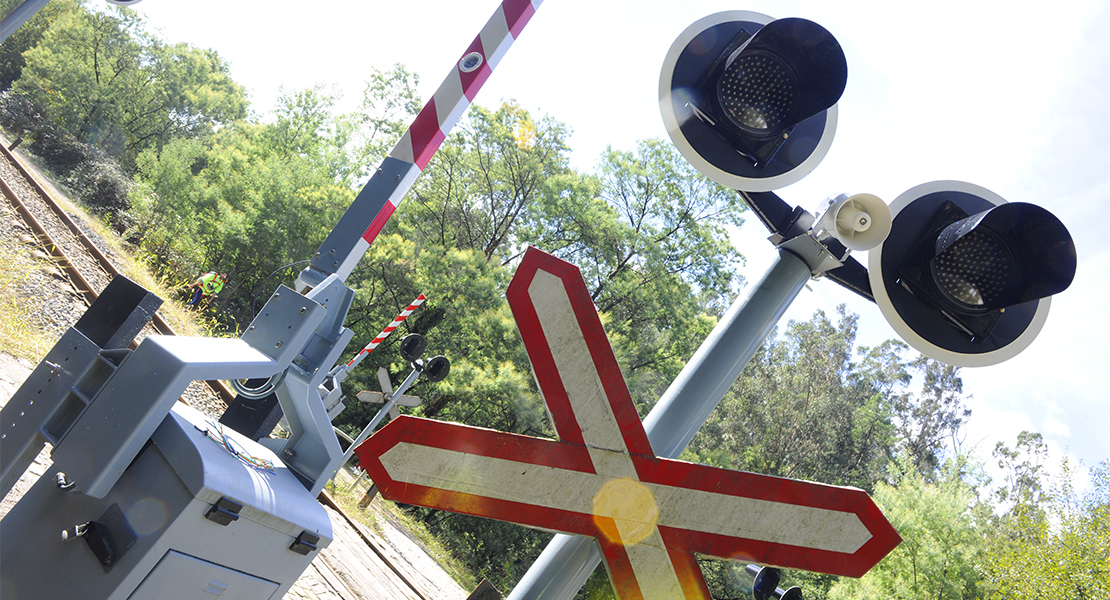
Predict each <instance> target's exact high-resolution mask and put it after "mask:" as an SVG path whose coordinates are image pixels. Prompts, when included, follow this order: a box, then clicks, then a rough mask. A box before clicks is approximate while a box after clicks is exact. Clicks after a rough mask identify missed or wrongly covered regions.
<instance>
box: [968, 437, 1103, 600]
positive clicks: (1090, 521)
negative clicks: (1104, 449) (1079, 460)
mask: <svg viewBox="0 0 1110 600" xmlns="http://www.w3.org/2000/svg"><path fill="white" fill-rule="evenodd" d="M1046 455H1047V453H1046V450H1045V446H1044V443H1043V441H1042V440H1041V436H1040V435H1039V434H1035V433H1030V432H1022V433H1021V434H1020V435H1019V436H1018V442H1017V444H1016V445H1015V449H1014V450H1010V449H1009V448H1007V447H1006V446H1005V445H1004V444H1002V443H999V446H998V448H997V449H996V452H995V456H996V457H999V459H1000V464H1001V465H1002V466H1003V468H1004V469H1006V472H1007V480H1006V481H1005V482H1004V486H1003V488H1002V490H1001V492H1002V493H999V494H998V498H999V500H1001V501H1003V502H1005V503H1007V504H1009V510H1008V511H1007V512H1006V513H1004V514H1002V515H1001V516H1000V517H998V518H996V521H995V527H994V528H993V529H992V530H991V534H992V535H991V537H990V546H989V552H988V553H987V555H986V556H985V558H984V561H983V567H982V571H983V576H984V579H985V580H986V581H987V582H988V583H989V584H990V590H991V593H990V594H989V595H988V597H990V598H1007V599H1015V600H1026V599H1030V600H1032V599H1035V598H1076V599H1092V600H1093V599H1095V598H1107V597H1110V567H1107V565H1110V461H1103V462H1101V463H1099V465H1098V466H1097V467H1095V468H1094V469H1092V470H1091V478H1090V484H1091V485H1090V487H1089V490H1088V491H1087V492H1086V493H1084V494H1080V493H1078V492H1077V491H1076V489H1075V487H1074V485H1073V483H1072V480H1073V478H1074V477H1075V476H1076V473H1075V469H1074V468H1073V465H1072V464H1071V463H1070V462H1069V461H1067V460H1064V461H1063V462H1062V463H1061V468H1060V475H1059V476H1058V478H1056V479H1055V482H1053V481H1052V480H1050V479H1048V478H1047V477H1046V476H1045V474H1044V473H1043V471H1042V469H1041V466H1042V465H1041V461H1042V460H1044V459H1045V458H1046ZM1021 458H1024V460H1021V461H1020V462H1019V459H1021Z"/></svg>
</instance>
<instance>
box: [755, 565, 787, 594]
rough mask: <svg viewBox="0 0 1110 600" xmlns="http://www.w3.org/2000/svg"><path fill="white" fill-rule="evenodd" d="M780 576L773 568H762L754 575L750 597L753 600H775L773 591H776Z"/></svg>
mask: <svg viewBox="0 0 1110 600" xmlns="http://www.w3.org/2000/svg"><path fill="white" fill-rule="evenodd" d="M781 579H782V574H781V573H780V572H779V570H778V569H776V568H774V567H763V568H762V569H760V570H759V572H758V573H756V575H755V581H753V582H752V596H755V600H775V598H776V596H775V590H776V589H778V586H779V581H780V580H781Z"/></svg>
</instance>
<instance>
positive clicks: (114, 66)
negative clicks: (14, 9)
mask: <svg viewBox="0 0 1110 600" xmlns="http://www.w3.org/2000/svg"><path fill="white" fill-rule="evenodd" d="M23 58H24V60H25V61H26V65H25V66H24V67H23V69H22V76H21V78H20V79H19V80H18V81H17V82H16V83H15V85H14V86H13V89H15V90H16V91H17V92H19V93H21V94H24V95H26V96H27V97H28V98H30V99H31V100H33V101H34V102H35V104H37V105H38V106H40V107H41V108H42V110H43V111H44V114H45V116H46V117H47V119H48V120H49V122H50V124H52V125H56V126H59V127H61V128H63V129H64V130H66V131H68V132H69V133H71V134H72V135H74V136H76V137H77V138H78V139H80V140H82V141H84V142H87V143H91V144H94V145H97V146H99V147H101V148H102V149H104V150H105V151H107V152H108V153H109V154H112V155H113V156H117V157H120V158H122V159H123V161H124V162H125V163H126V164H128V165H130V164H131V163H132V161H133V160H134V158H135V156H136V155H137V154H138V153H139V152H140V151H141V150H143V149H145V148H148V147H155V148H157V147H159V146H160V145H161V144H163V143H165V142H166V141H168V140H169V139H170V138H171V137H173V136H175V135H187V136H197V135H202V134H205V133H207V132H209V131H211V129H212V128H213V126H214V125H216V124H218V123H229V122H232V121H235V120H237V119H242V118H244V117H245V116H246V106H247V101H246V97H245V95H244V92H243V89H242V88H241V87H240V86H239V85H238V84H236V83H235V82H234V81H233V80H232V79H231V78H230V76H229V75H228V67H227V64H226V63H225V62H224V61H223V60H222V59H220V58H219V56H218V55H217V54H216V53H215V52H214V51H212V50H201V49H197V48H193V47H191V46H187V45H185V44H176V45H167V44H164V43H162V42H161V41H160V40H159V39H157V38H155V37H154V36H152V35H150V34H148V33H147V32H146V31H145V29H144V24H143V21H142V19H141V18H140V17H139V16H138V15H137V13H135V12H133V11H131V10H128V9H124V8H121V9H115V10H109V11H106V12H100V11H94V10H89V9H84V8H82V9H80V10H74V11H70V12H66V13H63V14H61V15H60V16H59V17H58V18H57V20H56V22H55V23H54V24H53V25H52V26H51V27H50V28H49V29H47V30H46V32H45V33H44V34H43V35H42V38H41V41H40V42H39V44H38V45H37V46H35V47H33V48H31V49H29V50H27V51H26V52H25V53H24V54H23Z"/></svg>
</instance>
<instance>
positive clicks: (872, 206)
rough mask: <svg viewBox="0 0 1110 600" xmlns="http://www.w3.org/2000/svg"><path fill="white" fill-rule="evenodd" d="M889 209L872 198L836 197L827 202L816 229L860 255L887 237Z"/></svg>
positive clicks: (877, 198)
mask: <svg viewBox="0 0 1110 600" xmlns="http://www.w3.org/2000/svg"><path fill="white" fill-rule="evenodd" d="M891 222H892V218H891V216H890V207H888V206H887V205H886V202H883V200H882V198H879V197H878V196H875V195H873V194H856V195H854V196H846V195H844V194H840V195H839V196H836V197H835V198H831V199H830V200H829V207H828V208H827V209H826V210H825V213H824V214H823V215H822V216H821V219H820V221H819V224H818V227H820V228H821V229H824V230H825V231H827V232H829V233H830V234H831V235H832V236H833V237H835V238H836V239H837V240H839V241H840V243H841V244H844V246H845V247H846V248H849V249H851V250H856V251H859V252H862V251H864V250H870V249H872V248H874V247H875V246H878V245H879V244H881V243H883V240H885V239H886V236H887V235H889V234H890V225H891Z"/></svg>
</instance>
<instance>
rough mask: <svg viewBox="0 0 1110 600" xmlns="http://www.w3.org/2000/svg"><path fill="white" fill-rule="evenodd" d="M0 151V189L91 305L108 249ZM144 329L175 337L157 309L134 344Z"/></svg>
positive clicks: (224, 391) (110, 267)
mask: <svg viewBox="0 0 1110 600" xmlns="http://www.w3.org/2000/svg"><path fill="white" fill-rule="evenodd" d="M0 154H2V155H3V158H2V159H0V190H2V191H3V194H4V196H5V198H7V200H8V202H10V203H11V205H12V207H13V208H14V209H15V211H16V213H18V215H19V217H20V219H21V220H22V221H23V222H24V223H25V224H26V225H27V227H28V228H29V229H31V230H32V231H33V232H34V235H35V236H36V237H37V238H38V240H37V243H38V245H39V247H40V248H41V249H42V251H43V252H45V253H47V254H49V255H51V256H52V257H53V259H54V262H55V264H57V266H58V267H59V268H60V269H62V270H63V271H64V273H65V275H66V277H67V278H68V279H69V281H70V283H71V284H72V286H73V288H74V290H76V292H77V293H78V294H79V295H80V296H81V297H82V299H83V301H84V303H85V306H88V305H90V304H92V302H93V300H95V299H96V297H97V296H98V295H99V294H100V292H101V291H103V290H104V288H105V287H106V286H107V285H108V283H109V282H111V280H112V278H113V277H115V276H116V275H118V274H120V270H119V268H118V267H117V266H116V264H115V263H114V262H113V260H112V258H111V257H110V254H111V252H112V251H111V249H109V248H108V247H107V246H104V247H101V245H99V244H97V243H96V241H95V240H94V239H93V237H92V236H90V235H89V234H88V233H87V232H86V231H85V228H83V227H82V226H81V225H80V224H78V222H77V221H75V220H74V219H73V218H72V217H70V216H69V214H68V213H67V212H66V211H65V209H64V208H62V206H61V205H60V204H59V203H58V201H57V200H56V199H55V198H54V197H53V195H52V194H51V193H50V192H49V191H47V190H46V188H45V187H44V186H43V185H42V184H41V183H40V182H39V181H38V179H37V178H36V177H35V176H34V175H32V173H31V172H30V171H29V170H28V169H27V167H26V166H24V165H23V163H22V162H21V161H20V160H19V159H18V158H16V157H15V156H14V155H13V154H12V153H11V151H9V150H8V148H7V146H6V145H4V144H0ZM149 333H157V334H160V335H177V333H176V332H175V331H174V330H173V328H172V327H171V326H170V325H169V324H168V323H166V321H165V319H163V318H162V316H161V315H160V314H158V313H155V315H154V318H153V319H152V320H151V322H150V324H149V325H148V326H147V328H146V329H144V331H143V332H142V333H141V334H140V335H139V336H138V339H137V340H136V343H137V342H138V341H141V339H142V337H145V336H146V335H147V334H149ZM204 383H205V384H206V385H207V387H208V389H209V391H208V394H209V395H212V394H214V395H215V396H216V397H218V398H219V400H220V401H221V402H223V404H224V405H226V404H228V403H230V402H231V400H232V399H233V398H234V397H235V395H234V393H233V392H232V391H231V389H230V388H229V387H228V386H227V385H226V384H224V383H223V382H222V381H208V382H204ZM195 385H196V384H194V386H193V387H194V388H195ZM198 394H204V391H202V390H196V389H192V390H191V393H188V394H187V395H186V398H185V399H186V401H187V402H190V400H191V399H193V398H195V397H196V396H197V395H198ZM190 403H192V402H190ZM202 403H203V402H202Z"/></svg>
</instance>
